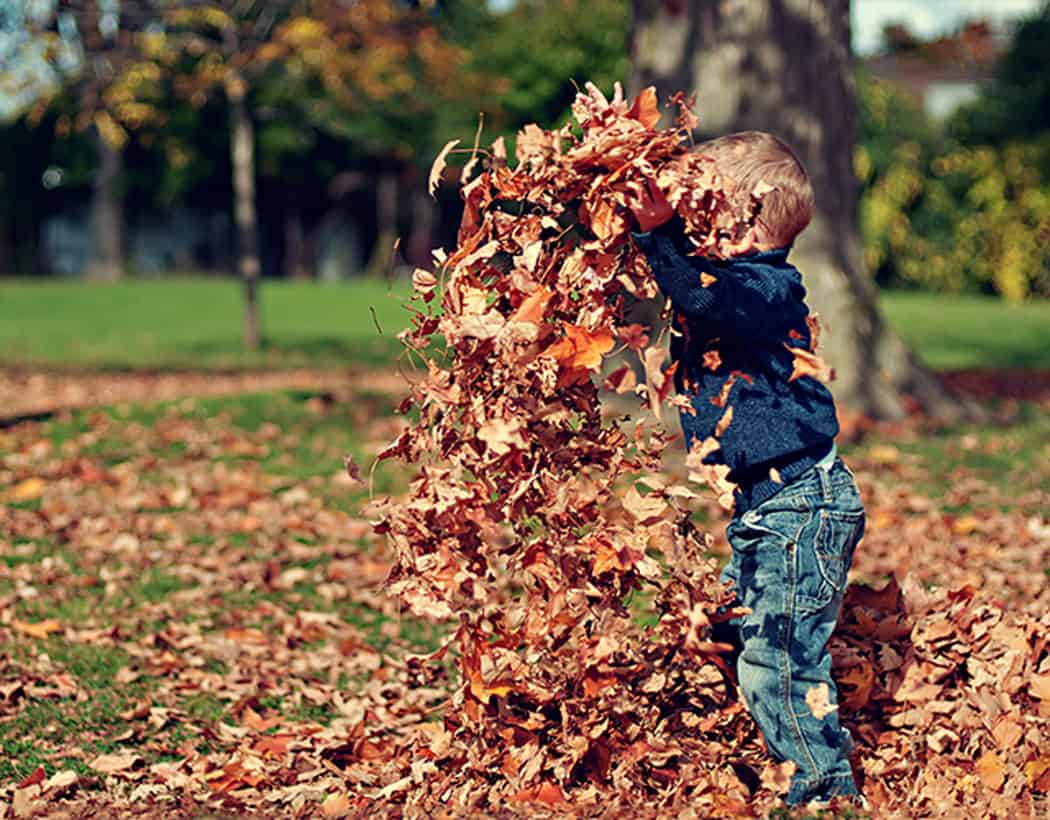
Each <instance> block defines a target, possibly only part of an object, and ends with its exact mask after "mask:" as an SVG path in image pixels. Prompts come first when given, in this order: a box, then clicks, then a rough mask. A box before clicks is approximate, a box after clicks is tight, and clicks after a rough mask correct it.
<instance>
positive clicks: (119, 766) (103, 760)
mask: <svg viewBox="0 0 1050 820" xmlns="http://www.w3.org/2000/svg"><path fill="white" fill-rule="evenodd" d="M141 764H142V758H141V757H140V756H139V755H138V754H137V753H136V752H114V753H113V754H101V755H98V756H97V757H96V758H94V759H93V760H91V761H90V762H89V763H88V766H90V767H91V768H92V769H94V770H95V771H96V772H101V773H102V774H119V773H121V772H127V771H131V770H132V769H134V768H136V767H137V766H139V765H141Z"/></svg>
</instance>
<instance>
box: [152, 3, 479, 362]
mask: <svg viewBox="0 0 1050 820" xmlns="http://www.w3.org/2000/svg"><path fill="white" fill-rule="evenodd" d="M163 19H164V28H163V31H162V32H160V33H156V34H151V35H149V36H148V37H146V38H143V46H144V48H145V50H146V52H147V53H148V54H149V56H150V57H151V58H152V59H153V60H154V61H155V63H156V65H158V66H160V67H161V68H162V70H163V71H164V72H165V73H166V74H169V75H171V76H172V77H174V78H175V82H176V88H178V89H180V91H181V92H182V93H183V94H185V95H186V96H187V98H188V99H190V100H191V101H193V102H194V103H195V104H200V105H203V104H204V102H205V101H206V100H207V99H208V98H209V96H210V95H212V94H214V93H216V92H221V94H222V95H223V97H224V99H225V102H226V105H227V108H228V111H229V122H230V159H231V165H232V173H233V188H234V216H235V223H236V226H237V234H238V271H239V273H240V276H241V279H242V281H243V283H244V302H245V319H244V338H245V345H246V346H247V347H248V348H249V349H253V348H255V347H257V346H258V344H259V340H260V328H259V319H258V295H257V294H258V280H259V275H260V271H261V265H260V260H259V249H258V219H257V214H256V207H257V205H256V170H257V169H256V158H255V151H256V135H255V130H256V125H257V119H258V117H257V113H256V112H255V110H254V108H255V106H256V105H258V104H259V103H260V101H262V100H264V99H265V98H266V97H267V95H269V98H270V104H271V105H275V104H277V103H280V107H283V108H284V110H285V111H287V110H289V109H295V110H296V113H297V114H298V119H299V121H301V122H302V123H304V126H307V125H308V126H309V127H310V128H312V129H314V130H323V131H326V132H328V133H333V134H337V135H338V136H340V137H341V138H343V139H345V140H348V141H350V142H352V143H355V144H357V145H358V146H359V147H360V148H367V146H369V145H375V146H377V147H379V146H381V150H382V152H383V154H384V155H385V156H390V155H394V156H397V155H398V154H399V153H401V154H410V153H411V150H410V149H411V146H412V145H413V142H414V140H413V136H412V135H413V134H416V133H418V131H419V130H420V128H421V127H423V128H425V125H426V123H424V124H423V125H422V126H421V125H419V124H418V122H417V119H420V118H422V117H423V115H424V114H425V113H426V112H428V111H429V112H432V111H434V110H436V108H437V106H438V105H439V104H440V101H441V99H442V95H440V94H439V93H437V92H438V89H440V88H441V87H444V86H451V85H453V81H454V75H455V71H456V67H457V65H458V64H459V62H460V59H459V56H458V55H459V53H458V50H456V49H454V48H453V47H451V46H449V45H448V44H447V43H446V42H445V40H444V39H443V38H442V36H441V32H440V31H439V29H438V27H437V25H436V24H435V22H434V19H433V18H432V17H431V16H430V15H428V14H427V13H425V11H423V10H420V9H416V8H411V7H409V6H406V5H405V4H403V3H398V2H395V0H357V2H354V3H350V4H347V3H345V2H341V0H279V1H275V0H269V1H268V2H261V0H248V1H245V2H224V3H205V2H202V3H196V4H190V5H182V4H180V5H175V6H173V7H172V8H171V9H169V10H168V11H167V12H166V13H165V15H164V18H163ZM267 89H268V91H267ZM428 95H429V96H428ZM418 101H422V104H420V102H418ZM293 122H294V120H293ZM311 139H312V137H311V134H310V131H308V130H307V129H306V127H302V128H300V127H297V126H294V125H287V124H286V125H284V126H279V125H276V124H275V125H274V127H273V129H272V130H271V132H270V134H269V137H268V140H267V142H268V144H269V145H270V146H271V147H275V148H276V149H277V150H276V154H277V155H278V156H279V155H281V154H282V153H285V154H286V159H287V157H289V156H294V154H295V153H296V152H295V151H291V152H284V151H282V150H281V148H280V147H279V146H281V144H282V142H283V143H284V145H293V146H296V147H297V148H299V149H302V148H303V146H306V145H309V143H310V140H311ZM277 161H278V162H279V163H280V162H281V159H280V158H278V160H277ZM384 186H385V187H384ZM377 189H378V190H380V191H388V190H389V182H381V183H380V184H379V185H378V186H377ZM385 198H386V199H389V196H387V197H385ZM383 199H384V197H383V196H380V200H381V201H382V200H383ZM377 212H379V213H382V214H389V212H390V208H389V207H385V208H384V207H383V206H382V205H380V207H378V208H377ZM394 231H396V226H395V225H393V217H390V216H388V217H387V219H386V223H385V224H381V225H380V233H381V235H382V234H384V233H387V234H392V233H393V232H394ZM391 239H392V237H391Z"/></svg>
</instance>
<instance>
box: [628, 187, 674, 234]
mask: <svg viewBox="0 0 1050 820" xmlns="http://www.w3.org/2000/svg"><path fill="white" fill-rule="evenodd" d="M635 192H636V196H635V197H634V198H632V199H629V200H628V201H627V205H628V207H629V208H630V209H631V212H632V213H633V214H634V218H635V220H637V222H638V227H639V228H641V229H642V230H643V231H651V230H653V228H659V227H660V226H661V225H663V224H664V223H665V222H667V220H669V219H670V218H671V217H672V216H674V208H672V207H671V203H670V202H668V201H667V196H666V195H665V194H664V192H663V191H661V190H660V186H659V185H657V184H656V183H655V182H653V181H652V180H651V179H646V180H645V182H644V183H642V184H641V185H639V186H638V187H637V188H636V189H635Z"/></svg>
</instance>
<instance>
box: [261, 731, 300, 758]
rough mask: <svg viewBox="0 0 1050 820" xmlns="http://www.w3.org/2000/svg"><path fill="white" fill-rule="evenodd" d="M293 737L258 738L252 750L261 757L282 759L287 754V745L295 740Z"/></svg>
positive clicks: (268, 736) (270, 736) (273, 736)
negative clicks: (268, 756)
mask: <svg viewBox="0 0 1050 820" xmlns="http://www.w3.org/2000/svg"><path fill="white" fill-rule="evenodd" d="M295 737H296V736H295V735H287V734H285V735H267V736H266V737H261V738H259V740H258V742H257V743H256V744H255V745H254V746H253V747H252V750H253V751H255V752H258V753H259V754H260V755H262V756H263V757H266V756H267V755H270V756H271V757H284V756H285V755H286V754H288V744H289V743H291V742H292V741H293V740H295Z"/></svg>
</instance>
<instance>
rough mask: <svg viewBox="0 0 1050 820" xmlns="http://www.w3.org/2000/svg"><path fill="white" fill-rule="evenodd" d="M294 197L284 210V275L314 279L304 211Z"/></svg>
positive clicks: (292, 277)
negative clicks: (304, 225)
mask: <svg viewBox="0 0 1050 820" xmlns="http://www.w3.org/2000/svg"><path fill="white" fill-rule="evenodd" d="M292 197H293V198H292V199H291V200H290V201H289V202H288V203H286V206H285V210H284V275H285V276H287V277H289V278H291V279H312V278H313V275H314V271H313V265H311V264H310V259H309V248H308V242H307V239H306V232H305V231H304V230H303V211H302V208H301V207H299V205H298V203H296V202H295V200H294V195H292Z"/></svg>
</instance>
